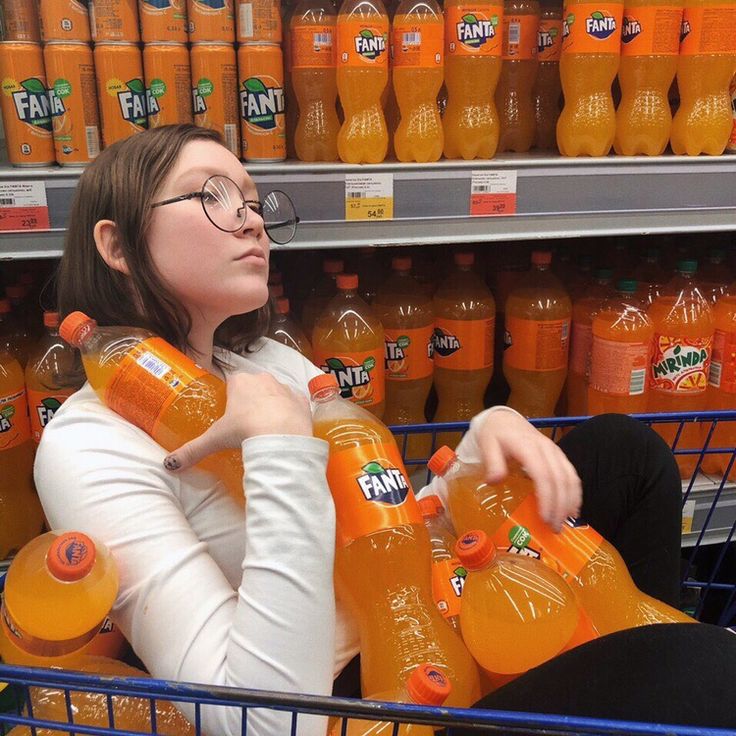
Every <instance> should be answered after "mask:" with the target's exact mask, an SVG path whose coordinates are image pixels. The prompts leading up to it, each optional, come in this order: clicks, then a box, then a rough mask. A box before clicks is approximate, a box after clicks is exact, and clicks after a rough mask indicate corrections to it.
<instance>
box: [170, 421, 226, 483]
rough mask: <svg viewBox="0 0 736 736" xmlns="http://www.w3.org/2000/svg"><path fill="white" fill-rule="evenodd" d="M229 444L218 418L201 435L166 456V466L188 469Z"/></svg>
mask: <svg viewBox="0 0 736 736" xmlns="http://www.w3.org/2000/svg"><path fill="white" fill-rule="evenodd" d="M227 446H228V443H227V437H226V433H225V431H224V427H223V426H222V420H221V419H220V420H218V421H216V422H214V423H213V424H212V426H211V427H210V428H209V429H207V430H206V431H205V432H203V433H202V434H201V435H199V437H195V438H194V439H193V440H190V441H189V442H186V443H185V444H183V445H182V446H181V447H180V448H179V449H178V450H175V451H174V452H172V453H170V454H168V455H167V456H166V457H165V458H164V467H165V468H166V469H167V470H170V471H172V472H176V471H177V470H186V469H187V468H191V467H192V466H193V465H196V464H197V463H199V462H201V461H202V460H204V459H205V458H206V457H207V456H208V455H212V454H213V453H215V452H219V451H220V450H224V449H226V448H227Z"/></svg>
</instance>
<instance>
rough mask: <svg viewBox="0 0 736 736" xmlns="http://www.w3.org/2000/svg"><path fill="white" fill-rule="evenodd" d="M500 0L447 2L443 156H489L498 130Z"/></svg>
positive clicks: (490, 156) (448, 0)
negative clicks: (497, 89)
mask: <svg viewBox="0 0 736 736" xmlns="http://www.w3.org/2000/svg"><path fill="white" fill-rule="evenodd" d="M502 35H503V2H501V0H447V2H446V3H445V48H446V50H447V55H446V57H445V85H446V86H447V107H446V108H445V114H444V116H443V118H442V127H443V128H444V130H445V151H444V152H445V158H463V159H465V160H470V159H474V158H493V156H494V155H495V153H496V149H497V148H498V136H499V133H500V129H499V121H498V112H497V111H496V104H495V102H494V95H495V93H496V85H497V84H498V79H499V77H500V75H501V63H502V58H501V56H502V52H503V43H502Z"/></svg>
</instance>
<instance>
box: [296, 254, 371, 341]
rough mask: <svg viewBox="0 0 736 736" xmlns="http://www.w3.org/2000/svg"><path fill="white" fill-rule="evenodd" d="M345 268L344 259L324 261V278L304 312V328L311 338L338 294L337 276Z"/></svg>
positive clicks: (312, 292) (313, 290)
mask: <svg viewBox="0 0 736 736" xmlns="http://www.w3.org/2000/svg"><path fill="white" fill-rule="evenodd" d="M344 266H345V264H344V261H343V260H342V258H325V260H324V261H322V276H321V277H320V278H319V279H318V280H317V282H316V283H315V285H314V287H313V289H312V291H311V292H310V294H309V296H308V297H307V300H306V301H305V303H304V309H303V310H302V326H303V327H304V331H305V332H306V333H307V336H308V337H310V338H312V333H313V331H314V326H315V325H316V324H317V320H318V319H319V318H320V317H321V316H322V313H323V312H324V311H325V309H327V305H328V304H329V303H330V301H332V298H333V297H334V296H335V294H337V275H338V274H340V273H342V272H343V269H344ZM358 283H360V277H359V281H358ZM312 339H313V338H312Z"/></svg>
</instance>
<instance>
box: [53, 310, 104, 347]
mask: <svg viewBox="0 0 736 736" xmlns="http://www.w3.org/2000/svg"><path fill="white" fill-rule="evenodd" d="M96 324H97V322H95V321H94V320H93V319H92V318H91V317H88V316H87V315H86V314H85V313H84V312H72V313H71V314H69V315H67V317H66V318H65V319H64V321H63V322H62V323H61V325H60V326H59V334H60V335H61V337H62V339H63V340H66V342H68V343H69V344H70V345H73V346H74V347H75V348H78V347H79V346H80V345H81V344H82V339H83V338H84V336H85V334H86V331H87V330H88V329H89V328H91V327H94V326H95V325H96Z"/></svg>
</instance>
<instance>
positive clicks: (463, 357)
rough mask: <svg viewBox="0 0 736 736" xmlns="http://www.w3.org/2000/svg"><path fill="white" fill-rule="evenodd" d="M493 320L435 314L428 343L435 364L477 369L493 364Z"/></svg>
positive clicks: (441, 366)
mask: <svg viewBox="0 0 736 736" xmlns="http://www.w3.org/2000/svg"><path fill="white" fill-rule="evenodd" d="M495 324H496V320H495V319H494V318H490V319H474V320H459V319H444V318H442V317H437V318H435V325H434V335H433V338H432V347H433V350H434V363H435V366H436V367H437V368H448V369H450V370H455V371H477V370H483V369H484V368H493V332H494V329H495Z"/></svg>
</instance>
